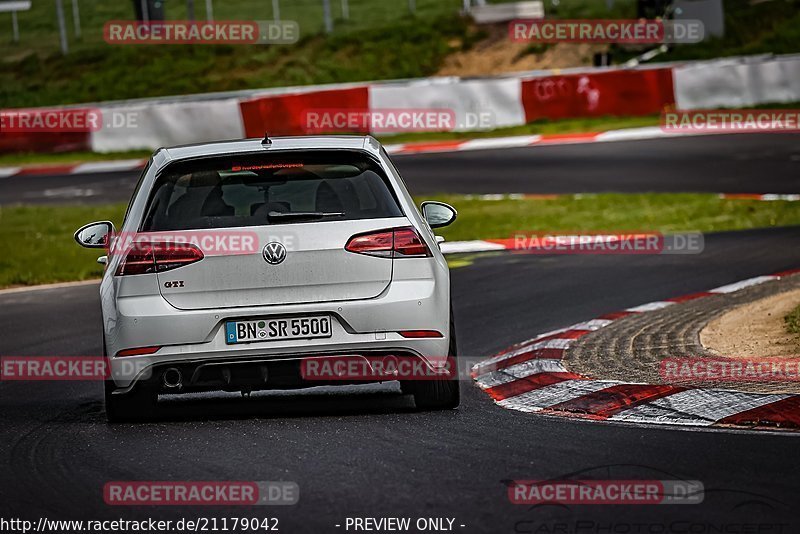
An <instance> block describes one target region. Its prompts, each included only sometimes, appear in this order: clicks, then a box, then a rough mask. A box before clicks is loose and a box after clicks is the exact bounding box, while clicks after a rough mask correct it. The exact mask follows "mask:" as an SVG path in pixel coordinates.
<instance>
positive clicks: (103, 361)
mask: <svg viewBox="0 0 800 534" xmlns="http://www.w3.org/2000/svg"><path fill="white" fill-rule="evenodd" d="M113 374H114V375H115V376H139V377H140V378H148V377H149V376H150V367H148V366H147V365H146V363H144V362H142V361H139V360H137V359H132V360H127V361H119V362H118V363H117V368H116V369H115V371H114V373H113ZM111 376H112V372H111V366H110V365H109V362H108V359H107V358H105V357H103V356H2V357H0V380H3V381H29V382H38V381H44V382H49V381H98V380H110V379H111Z"/></svg>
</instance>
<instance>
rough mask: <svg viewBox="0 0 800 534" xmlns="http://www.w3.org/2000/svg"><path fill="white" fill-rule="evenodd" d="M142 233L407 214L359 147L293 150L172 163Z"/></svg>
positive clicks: (160, 181) (159, 180) (157, 185)
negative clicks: (351, 150) (344, 150)
mask: <svg viewBox="0 0 800 534" xmlns="http://www.w3.org/2000/svg"><path fill="white" fill-rule="evenodd" d="M146 213H147V215H146V217H145V219H144V222H143V223H142V225H141V231H144V232H156V231H167V230H194V229H203V228H230V227H240V226H262V225H269V224H288V223H299V222H317V221H337V220H339V221H341V220H358V219H377V218H385V217H401V216H402V211H401V210H400V208H399V206H398V203H397V200H396V198H395V197H394V195H393V192H392V190H391V188H390V187H389V185H388V182H387V178H386V176H385V174H384V173H383V171H382V170H381V168H380V166H379V165H378V163H377V162H375V161H373V160H372V159H371V158H369V157H368V156H367V155H366V154H363V153H358V152H343V151H336V152H329V151H316V152H302V153H296V152H287V153H273V154H257V155H252V154H250V155H244V156H225V157H216V158H202V159H196V160H189V161H183V162H177V163H173V164H171V165H169V166H167V167H166V168H165V169H164V171H162V172H161V174H160V176H159V177H158V178H157V179H156V183H155V186H154V187H153V189H152V192H151V196H150V201H149V206H148V208H147V211H146Z"/></svg>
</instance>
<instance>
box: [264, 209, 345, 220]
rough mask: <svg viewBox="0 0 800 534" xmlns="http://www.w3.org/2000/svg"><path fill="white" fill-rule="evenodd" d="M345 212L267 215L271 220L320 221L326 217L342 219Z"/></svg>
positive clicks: (296, 212)
mask: <svg viewBox="0 0 800 534" xmlns="http://www.w3.org/2000/svg"><path fill="white" fill-rule="evenodd" d="M343 215H344V212H323V211H270V212H269V213H268V214H267V217H268V218H269V219H308V220H318V219H324V218H326V217H342V216H343Z"/></svg>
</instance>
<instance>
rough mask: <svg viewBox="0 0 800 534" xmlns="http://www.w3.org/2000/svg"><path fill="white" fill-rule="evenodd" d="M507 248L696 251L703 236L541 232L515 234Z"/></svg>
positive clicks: (544, 251) (531, 250)
mask: <svg viewBox="0 0 800 534" xmlns="http://www.w3.org/2000/svg"><path fill="white" fill-rule="evenodd" d="M503 242H504V244H505V243H507V242H509V243H508V244H510V245H511V249H512V250H514V251H516V252H525V253H528V254H622V255H628V254H700V253H701V252H702V251H703V248H704V243H705V240H704V237H703V234H702V233H700V232H691V233H683V234H662V233H660V232H641V231H637V232H591V233H587V232H563V233H561V232H559V233H556V232H543V233H534V234H516V235H514V237H513V238H512V239H510V240H503Z"/></svg>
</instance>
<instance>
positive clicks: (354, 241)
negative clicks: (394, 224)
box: [344, 226, 431, 258]
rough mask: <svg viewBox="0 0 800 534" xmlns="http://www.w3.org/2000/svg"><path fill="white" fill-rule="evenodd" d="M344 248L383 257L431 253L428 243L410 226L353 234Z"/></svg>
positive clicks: (424, 255)
mask: <svg viewBox="0 0 800 534" xmlns="http://www.w3.org/2000/svg"><path fill="white" fill-rule="evenodd" d="M344 249H345V250H346V251H348V252H355V253H356V254H367V255H369V256H380V257H384V258H424V257H426V256H430V255H431V251H430V250H429V249H428V245H426V244H425V241H423V240H422V238H421V237H420V236H419V234H418V233H417V231H416V230H415V229H414V228H413V227H412V226H406V227H403V228H394V229H392V230H380V231H378V232H370V233H367V234H358V235H354V236H353V237H351V238H350V240H349V241H348V242H347V244H346V245H345V246H344Z"/></svg>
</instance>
